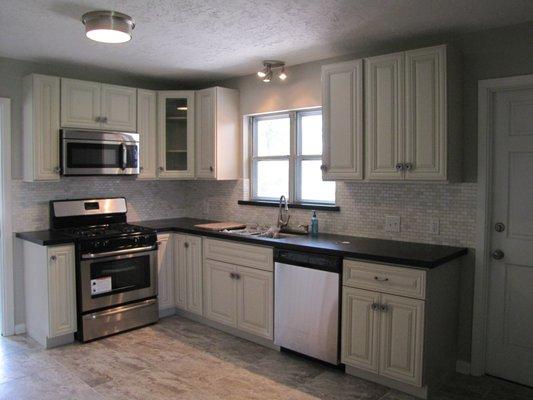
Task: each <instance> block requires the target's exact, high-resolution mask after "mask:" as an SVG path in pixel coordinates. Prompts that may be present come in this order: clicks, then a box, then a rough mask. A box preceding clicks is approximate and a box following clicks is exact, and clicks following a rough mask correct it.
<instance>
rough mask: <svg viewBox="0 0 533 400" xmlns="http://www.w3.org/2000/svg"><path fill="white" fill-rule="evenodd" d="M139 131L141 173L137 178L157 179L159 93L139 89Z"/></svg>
mask: <svg viewBox="0 0 533 400" xmlns="http://www.w3.org/2000/svg"><path fill="white" fill-rule="evenodd" d="M137 132H138V133H139V142H140V143H139V144H140V149H139V165H140V174H139V175H138V176H137V179H157V171H156V168H157V147H156V144H157V93H156V92H153V91H151V90H143V89H138V90H137Z"/></svg>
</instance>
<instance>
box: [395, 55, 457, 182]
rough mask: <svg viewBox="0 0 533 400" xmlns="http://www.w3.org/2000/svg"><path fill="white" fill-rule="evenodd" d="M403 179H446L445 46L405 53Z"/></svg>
mask: <svg viewBox="0 0 533 400" xmlns="http://www.w3.org/2000/svg"><path fill="white" fill-rule="evenodd" d="M405 99H406V101H405V116H406V117H405V162H406V165H407V168H406V172H405V178H406V179H415V180H416V179H428V180H446V154H447V150H446V147H447V146H446V133H447V128H446V125H447V124H446V119H447V110H446V46H437V47H430V48H425V49H418V50H413V51H408V52H406V53H405Z"/></svg>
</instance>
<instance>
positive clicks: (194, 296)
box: [186, 235, 203, 315]
mask: <svg viewBox="0 0 533 400" xmlns="http://www.w3.org/2000/svg"><path fill="white" fill-rule="evenodd" d="M186 248H187V310H189V311H190V312H193V313H196V314H199V315H202V314H203V308H202V303H203V302H202V294H203V293H202V281H203V278H202V277H203V275H202V238H201V237H200V236H190V235H189V236H187V241H186Z"/></svg>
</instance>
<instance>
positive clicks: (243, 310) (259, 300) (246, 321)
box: [236, 267, 274, 339]
mask: <svg viewBox="0 0 533 400" xmlns="http://www.w3.org/2000/svg"><path fill="white" fill-rule="evenodd" d="M236 278H237V281H238V282H237V327H238V328H239V329H240V330H243V331H246V332H249V333H251V334H253V335H257V336H261V337H264V338H266V339H273V338H274V336H273V334H274V274H273V273H272V272H269V271H261V270H258V269H253V268H245V267H237V275H236Z"/></svg>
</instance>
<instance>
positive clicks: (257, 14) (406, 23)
mask: <svg viewBox="0 0 533 400" xmlns="http://www.w3.org/2000/svg"><path fill="white" fill-rule="evenodd" d="M97 9H114V10H116V11H120V12H123V13H126V14H129V15H131V16H132V17H133V18H134V19H135V21H136V24H137V26H136V28H135V30H134V32H133V40H132V41H131V42H129V43H127V44H121V45H109V44H101V43H96V42H92V41H90V40H88V39H86V38H85V35H84V30H83V25H82V24H81V22H80V19H81V15H82V14H83V13H85V12H87V11H92V10H97ZM530 20H533V1H531V0H431V1H428V0H290V1H287V0H270V1H262V0H225V1H222V0H196V1H195V0H111V1H110V0H107V1H101V0H77V1H66V0H58V1H55V0H0V56H2V57H9V58H15V59H21V60H31V61H38V62H58V63H72V64H84V65H89V66H95V67H102V68H107V69H113V70H119V71H124V72H129V73H132V74H136V75H142V76H147V77H148V76H150V77H154V78H164V79H176V80H180V81H188V80H189V81H193V80H196V81H198V80H216V79H223V78H227V77H233V76H239V75H246V74H250V73H253V72H254V71H256V70H257V69H258V66H259V65H260V62H261V60H263V59H281V60H284V61H286V62H287V63H288V64H289V65H294V64H300V63H304V62H309V61H314V60H319V59H324V58H329V57H335V56H339V55H344V54H349V53H353V52H355V51H356V50H357V49H360V48H362V47H365V46H366V47H368V46H371V45H373V44H378V43H379V44H381V43H386V42H388V41H393V40H401V39H405V38H411V37H413V36H417V35H439V34H450V33H465V32H470V31H477V30H483V29H488V28H493V27H498V26H504V25H511V24H518V23H522V22H527V21H530Z"/></svg>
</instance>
